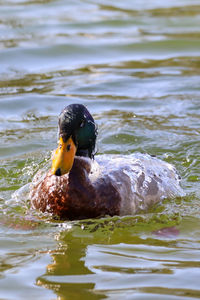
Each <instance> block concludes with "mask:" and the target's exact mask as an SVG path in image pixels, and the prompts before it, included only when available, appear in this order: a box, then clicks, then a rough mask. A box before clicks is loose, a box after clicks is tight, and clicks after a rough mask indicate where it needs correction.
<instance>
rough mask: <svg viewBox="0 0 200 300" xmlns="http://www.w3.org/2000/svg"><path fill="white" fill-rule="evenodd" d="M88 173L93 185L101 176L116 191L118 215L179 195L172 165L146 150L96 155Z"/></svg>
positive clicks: (175, 173)
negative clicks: (110, 183)
mask: <svg viewBox="0 0 200 300" xmlns="http://www.w3.org/2000/svg"><path fill="white" fill-rule="evenodd" d="M96 161H97V163H98V164H96V163H94V164H93V166H92V170H91V173H90V175H89V177H90V179H91V181H92V182H93V184H94V185H95V186H96V187H97V186H98V183H99V182H100V180H101V178H103V180H104V182H106V181H109V182H112V185H113V186H114V188H115V189H116V190H117V191H118V194H119V195H120V198H121V199H120V215H127V214H135V213H136V212H137V211H139V210H141V209H142V210H146V209H147V208H148V207H149V206H150V205H152V204H154V203H156V202H159V201H161V200H163V199H164V198H173V197H177V196H183V194H184V193H183V191H182V188H181V187H180V177H179V175H178V174H177V172H176V169H175V168H174V167H173V166H172V165H171V164H169V163H167V162H164V161H162V160H160V159H158V158H156V157H152V156H150V155H148V154H141V153H135V154H131V155H123V156H122V155H99V156H97V157H96Z"/></svg>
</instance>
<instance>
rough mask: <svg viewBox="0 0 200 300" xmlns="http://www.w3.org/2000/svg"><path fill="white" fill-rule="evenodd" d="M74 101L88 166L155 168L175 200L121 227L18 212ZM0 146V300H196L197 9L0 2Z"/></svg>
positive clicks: (199, 199) (180, 1) (116, 222)
mask: <svg viewBox="0 0 200 300" xmlns="http://www.w3.org/2000/svg"><path fill="white" fill-rule="evenodd" d="M74 102H78V103H83V104H85V105H87V107H88V109H89V110H90V111H91V112H92V114H93V115H94V117H95V119H96V121H97V123H98V127H99V138H98V153H99V155H100V154H102V153H120V154H128V153H133V152H134V151H139V152H147V153H150V154H154V155H157V156H158V157H159V158H161V159H164V160H166V161H168V162H171V163H173V164H174V165H175V166H176V168H177V169H178V171H179V173H180V175H181V176H182V185H183V188H184V190H185V191H186V193H187V196H186V197H184V198H183V199H175V200H173V201H169V200H166V201H164V202H163V203H162V204H160V205H158V206H156V207H153V208H152V209H151V210H150V211H148V213H144V214H141V215H138V216H132V217H130V216H127V217H123V218H119V217H114V218H109V217H107V218H103V219H97V220H84V221H77V222H67V221H66V222H59V221H55V220H52V219H51V218H50V217H49V216H45V215H42V214H39V213H38V212H34V211H30V209H29V202H28V201H27V198H26V197H24V198H23V197H21V198H20V199H19V198H16V197H15V194H14V193H15V191H16V190H18V189H19V188H21V187H24V186H25V185H26V184H27V183H29V182H31V180H32V178H33V175H34V174H35V173H36V172H37V170H38V169H40V168H42V167H43V166H44V165H45V164H46V163H48V161H49V159H50V156H51V151H52V149H54V148H55V147H56V141H57V116H58V114H59V113H60V111H61V109H62V108H63V107H64V106H65V105H67V104H69V103H74ZM0 141H1V143H0V206H1V210H0V224H1V225H0V254H1V255H0V299H6V300H7V299H27V297H28V298H29V299H121V298H122V299H137V300H138V299H145V300H146V299H159V300H160V299H162V300H163V299H164V300H165V299H166V300H168V299H170V300H171V299H172V300H179V299H199V298H200V286H199V278H200V192H199V187H200V185H199V176H200V172H199V149H200V3H199V0H174V1H170V0H168V1H164V2H162V1H157V0H154V1H153V0H151V1H144V0H140V1H138V0H132V1H131V0H129V1H128V0H127V1H113V0H90V1H89V0H88V1H82V0H80V1H78V0H77V1H76V0H73V1H64V0H60V1H59V0H58V1H56V0H55V1H54V0H52V1H51V0H49V1H48V0H46V1H42V0H38V1H34V0H32V1H31V0H22V1H21V0H2V1H1V0H0ZM24 189H25V188H24ZM21 195H22V194H21ZM166 227H170V228H171V229H168V230H167V229H163V228H166Z"/></svg>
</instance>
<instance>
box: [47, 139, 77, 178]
mask: <svg viewBox="0 0 200 300" xmlns="http://www.w3.org/2000/svg"><path fill="white" fill-rule="evenodd" d="M76 150H77V148H76V146H75V144H74V142H73V140H72V138H71V137H70V138H69V139H68V140H67V141H66V142H64V141H63V138H62V137H60V139H59V144H58V148H57V149H56V151H55V152H54V154H53V157H52V166H51V173H52V174H54V175H58V176H61V175H63V174H66V173H68V172H69V171H70V170H71V168H72V166H73V163H74V157H75V154H76Z"/></svg>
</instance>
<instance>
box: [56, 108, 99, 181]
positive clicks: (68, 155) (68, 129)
mask: <svg viewBox="0 0 200 300" xmlns="http://www.w3.org/2000/svg"><path fill="white" fill-rule="evenodd" d="M58 125H59V132H58V133H59V142H58V148H57V149H56V151H55V152H54V155H53V158H52V168H51V173H52V174H54V175H57V176H61V175H63V174H66V173H68V172H69V171H70V170H71V168H72V166H73V162H74V157H75V155H76V156H85V157H90V158H93V157H94V151H95V143H96V137H97V127H96V124H95V122H94V119H93V117H92V116H91V114H90V113H89V111H88V110H87V108H86V107H85V106H84V105H82V104H71V105H68V106H67V107H65V108H64V109H63V111H62V112H61V114H60V116H59V122H58Z"/></svg>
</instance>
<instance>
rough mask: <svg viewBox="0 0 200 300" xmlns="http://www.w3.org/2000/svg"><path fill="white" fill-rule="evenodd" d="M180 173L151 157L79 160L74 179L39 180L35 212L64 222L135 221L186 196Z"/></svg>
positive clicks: (33, 198) (49, 175)
mask: <svg viewBox="0 0 200 300" xmlns="http://www.w3.org/2000/svg"><path fill="white" fill-rule="evenodd" d="M182 195H183V192H182V189H181V187H180V178H179V176H178V175H177V173H176V170H175V168H174V167H173V166H172V165H170V164H168V163H166V162H163V161H161V160H159V159H157V158H155V157H151V156H150V155H147V154H140V153H136V154H131V155H123V156H120V155H99V156H97V157H96V160H93V159H91V158H88V157H82V156H75V158H74V163H73V166H72V169H71V170H70V171H69V173H67V174H64V175H62V176H56V175H55V174H52V172H51V171H49V172H48V173H47V174H45V175H44V176H43V177H41V176H40V175H36V177H35V180H34V182H33V188H32V190H31V202H32V206H33V207H34V208H37V209H40V210H41V211H42V212H45V211H46V212H50V213H52V214H53V215H57V216H59V217H61V218H62V219H71V220H72V219H81V218H93V217H97V216H105V215H110V216H113V215H132V214H135V213H137V212H138V211H140V210H146V209H147V208H148V207H149V206H151V205H152V204H154V203H157V202H159V201H161V200H163V199H164V198H171V197H175V196H182Z"/></svg>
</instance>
